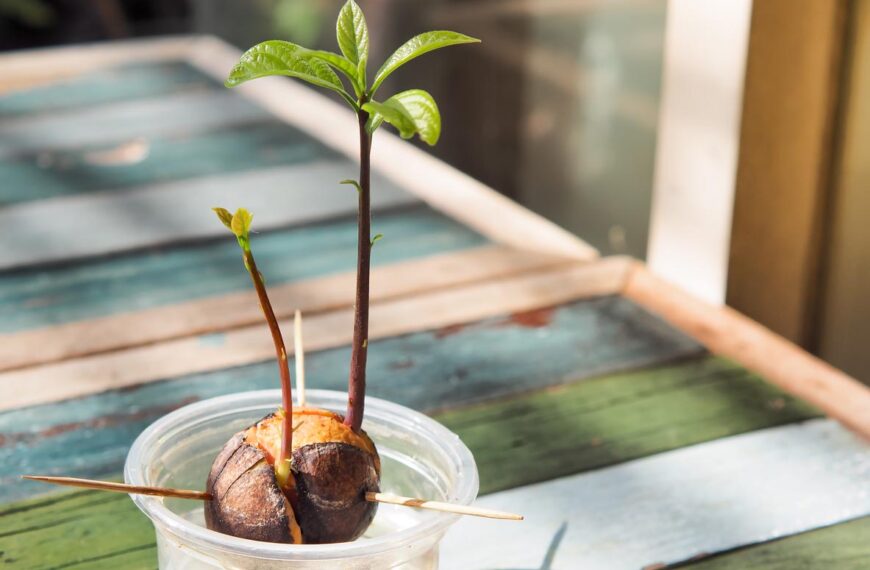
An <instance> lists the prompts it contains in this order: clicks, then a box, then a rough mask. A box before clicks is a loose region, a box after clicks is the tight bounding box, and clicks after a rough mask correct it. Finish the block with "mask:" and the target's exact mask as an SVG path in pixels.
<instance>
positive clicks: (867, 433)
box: [623, 264, 870, 438]
mask: <svg viewBox="0 0 870 570" xmlns="http://www.w3.org/2000/svg"><path fill="white" fill-rule="evenodd" d="M623 294H624V295H625V296H626V297H628V298H629V299H632V300H634V301H635V302H637V303H640V304H641V305H643V306H644V307H646V308H648V309H649V310H651V311H653V312H654V313H656V314H658V315H660V316H662V317H663V318H664V319H665V320H667V321H668V322H669V323H671V324H672V325H674V326H675V327H677V328H678V329H680V330H682V331H683V332H685V333H686V334H688V335H689V336H691V337H692V338H695V339H697V340H698V342H700V343H702V344H703V345H704V346H706V347H707V348H709V349H710V350H711V351H712V352H714V353H717V354H721V355H723V356H727V357H729V358H732V359H734V360H735V361H737V362H739V363H740V364H742V365H743V366H746V367H747V368H749V369H750V370H753V371H755V372H758V373H759V374H761V375H762V376H764V377H765V378H766V379H767V380H768V381H769V382H772V383H774V384H776V385H778V386H779V387H781V388H782V389H784V390H785V391H786V392H789V393H790V394H794V395H796V396H798V397H799V398H803V399H804V400H806V401H807V402H810V403H811V404H814V405H816V406H818V407H819V408H821V409H822V410H823V411H824V412H825V413H826V414H828V415H830V416H831V417H833V418H835V419H837V420H839V421H841V422H843V423H844V424H845V425H847V426H848V427H850V428H851V429H853V430H855V431H856V432H857V433H859V434H861V435H862V436H863V437H864V438H870V414H868V413H867V410H870V388H868V387H867V386H864V385H863V384H861V383H860V382H858V381H857V380H855V379H854V378H850V377H849V376H848V375H846V374H844V373H843V372H841V371H839V370H837V369H836V368H834V367H833V366H831V365H829V364H827V363H826V362H824V361H822V360H819V359H818V358H816V357H815V356H812V355H810V354H808V353H806V352H804V351H803V350H801V349H800V348H798V347H797V346H795V345H794V344H792V343H790V342H789V341H787V340H785V339H784V338H782V337H780V336H777V335H776V334H774V333H773V332H771V331H770V330H768V329H766V328H764V327H763V326H761V325H759V324H758V323H756V322H755V321H753V320H751V319H749V318H748V317H745V316H743V315H741V314H740V313H738V312H737V311H735V310H733V309H730V308H728V307H717V306H714V305H711V304H709V303H706V302H704V301H701V300H699V299H697V298H695V297H692V296H690V295H687V294H686V293H684V292H683V291H682V290H681V289H679V288H678V287H676V286H675V285H672V284H670V283H668V282H667V281H665V280H663V279H660V278H658V277H656V276H654V275H652V274H651V273H650V272H649V271H647V270H646V269H645V268H644V267H643V266H642V265H641V264H637V265H635V267H634V269H633V270H632V271H631V272H630V274H629V278H628V281H627V282H626V285H625V288H624V289H623Z"/></svg>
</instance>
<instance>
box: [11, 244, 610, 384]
mask: <svg viewBox="0 0 870 570" xmlns="http://www.w3.org/2000/svg"><path fill="white" fill-rule="evenodd" d="M420 237H421V236H419V235H414V236H411V237H409V240H408V242H405V247H403V248H402V249H401V250H400V251H401V253H402V254H406V253H408V252H409V251H417V252H422V251H423V250H421V249H418V247H417V246H422V245H423V243H425V244H426V245H427V246H431V247H432V249H433V250H439V249H444V250H445V251H444V252H443V253H438V254H434V255H426V256H425V257H418V258H415V259H411V260H405V261H397V262H395V263H388V264H382V263H378V262H377V260H381V259H382V258H384V257H385V256H383V255H381V253H382V252H380V251H379V252H378V255H377V256H376V261H375V262H374V263H373V266H374V268H373V269H372V274H371V284H372V294H371V297H370V298H371V300H372V301H375V302H380V301H384V300H388V299H395V298H399V297H405V296H410V295H415V294H420V293H424V292H426V291H435V290H441V289H447V288H451V287H460V286H464V285H472V284H475V283H480V282H484V281H492V280H498V279H506V278H512V277H515V276H518V275H523V274H527V273H533V272H534V271H536V270H543V269H550V268H554V267H560V266H565V265H568V263H566V260H564V259H563V258H558V257H547V256H540V255H536V254H530V253H528V252H518V251H516V250H513V249H509V248H506V247H504V246H497V245H485V246H479V247H470V248H465V247H463V246H465V245H469V242H473V240H474V236H470V239H469V240H466V239H464V238H466V237H468V236H465V235H464V234H463V233H462V232H452V233H449V234H446V235H445V236H444V237H445V238H446V239H443V240H437V239H434V238H435V236H431V237H432V238H433V239H432V240H424V241H423V243H417V240H418V239H419V238H420ZM349 249H351V248H349ZM345 251H347V250H345ZM391 253H395V252H391ZM297 255H298V256H299V257H298V258H299V259H300V260H304V259H305V258H306V256H305V253H304V252H297ZM389 257H390V256H389V255H387V256H386V258H387V259H388V258H389ZM258 258H259V254H258ZM324 261H326V259H325V258H323V257H320V258H318V260H317V263H316V264H315V267H316V268H318V269H319V270H324V269H325V267H324V266H323V265H322V264H323V262H324ZM348 263H352V261H351V260H348ZM296 265H297V264H296V263H292V264H288V265H286V266H285V267H293V268H296ZM237 273H238V272H234V274H237ZM270 276H271V273H270ZM355 279H356V275H355V272H353V271H344V272H340V273H330V274H326V275H321V276H317V277H312V278H308V279H301V280H293V281H290V282H288V283H280V282H278V283H275V282H273V281H271V280H270V286H269V298H270V299H271V302H272V307H273V308H274V310H275V314H276V315H277V317H278V318H279V319H285V318H288V317H289V316H291V315H292V314H294V312H295V311H296V310H299V311H303V312H305V313H306V314H308V315H312V314H317V313H322V312H324V311H333V310H336V309H340V308H342V307H344V308H346V307H351V306H353V302H354V285H353V283H354V280H355ZM165 281H170V280H165ZM162 283H163V282H162V281H161V282H160V284H162ZM164 291H166V288H165V287H164ZM605 292H607V291H605ZM262 319H263V316H262V312H261V311H260V308H259V305H258V303H257V297H256V293H254V292H253V291H251V290H250V287H247V288H246V290H243V291H236V292H233V293H229V294H222V295H211V296H208V297H204V298H200V299H193V300H190V301H185V302H181V303H173V304H171V305H159V306H156V307H151V308H145V309H140V310H130V311H123V312H120V313H116V314H113V315H107V316H104V317H97V318H90V319H85V320H78V321H74V322H70V323H66V324H61V325H55V326H49V327H40V328H36V329H30V330H24V331H18V332H16V333H14V334H5V335H0V341H2V342H0V370H11V369H15V368H22V367H25V366H35V365H39V364H45V363H49V362H57V361H61V360H66V359H70V358H77V357H80V356H87V355H91V354H98V353H101V352H109V351H112V350H121V349H126V348H130V347H134V346H142V345H146V344H153V343H156V342H161V341H166V340H169V339H173V338H180V337H185V336H191V335H200V334H206V333H217V332H222V331H227V330H231V329H234V328H239V327H244V326H249V325H254V324H261V323H262Z"/></svg>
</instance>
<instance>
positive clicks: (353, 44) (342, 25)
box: [226, 0, 480, 145]
mask: <svg viewBox="0 0 870 570" xmlns="http://www.w3.org/2000/svg"><path fill="white" fill-rule="evenodd" d="M335 32H336V39H337V40H338V47H339V50H340V51H341V54H337V53H333V52H329V51H323V50H311V49H307V48H304V47H302V46H299V45H296V44H293V43H290V42H286V41H280V40H269V41H266V42H263V43H260V44H257V45H255V46H254V47H252V48H251V49H249V50H248V51H246V52H245V53H244V54H243V55H242V57H241V59H240V60H239V63H238V64H236V66H235V67H233V69H232V71H231V72H230V75H229V77H228V78H227V80H226V85H227V87H235V86H236V85H239V84H241V83H244V82H246V81H250V80H251V79H257V78H258V77H266V76H269V75H285V76H289V77H296V78H297V79H301V80H303V81H307V82H308V83H311V84H313V85H316V86H318V87H323V88H325V89H329V90H331V91H334V92H335V93H338V94H339V95H340V96H341V98H342V99H344V100H345V101H346V102H347V103H348V104H349V105H350V106H351V107H352V108H353V109H354V111H356V112H358V113H367V114H368V121H367V123H366V128H367V130H368V132H369V133H370V134H371V133H374V132H375V131H376V130H377V129H378V127H380V126H381V125H382V124H383V123H387V124H389V125H392V126H393V127H395V128H396V130H397V131H399V134H400V135H401V136H402V137H403V138H406V139H407V138H411V137H413V136H414V135H415V134H416V135H418V136H419V137H420V139H421V140H422V141H424V142H425V143H427V144H429V145H434V144H435V143H436V142H438V138H439V137H440V135H441V115H440V113H439V111H438V106H437V105H436V104H435V100H434V99H433V98H432V96H431V95H430V94H429V93H427V92H426V91H423V90H422V89H411V90H408V91H402V92H401V93H396V94H395V95H392V96H391V97H389V98H387V99H386V100H383V101H377V100H376V99H375V93H376V92H377V90H378V88H379V87H380V86H381V84H382V83H383V82H384V80H385V79H387V77H389V76H390V74H392V73H393V72H394V71H396V70H397V69H399V68H400V67H401V66H403V65H405V64H406V63H408V62H409V61H411V60H412V59H415V58H417V57H420V56H421V55H423V54H425V53H428V52H430V51H433V50H436V49H440V48H443V47H447V46H452V45H459V44H468V43H477V42H479V41H480V40H478V39H476V38H472V37H470V36H466V35H464V34H460V33H458V32H450V31H432V32H426V33H423V34H420V35H418V36H415V37H413V38H411V39H410V40H408V41H407V42H405V43H404V44H403V45H402V46H401V47H399V49H397V50H396V51H395V52H394V53H393V55H391V56H390V57H389V58H387V60H386V61H385V62H384V63H383V65H381V67H380V68H379V69H378V71H377V72H376V73H375V75H374V78H373V80H372V82H371V86H369V84H368V76H367V70H366V68H367V65H368V58H369V31H368V26H367V25H366V19H365V15H363V12H362V10H361V9H360V7H359V5H357V3H356V2H355V1H354V0H347V3H345V5H344V6H343V7H342V9H341V12H340V13H339V14H338V21H337V22H336V26H335ZM339 74H341V75H342V76H343V77H344V79H342V77H340V76H339ZM345 82H347V85H349V86H350V90H348V89H347V85H346V84H345ZM351 93H352V94H351Z"/></svg>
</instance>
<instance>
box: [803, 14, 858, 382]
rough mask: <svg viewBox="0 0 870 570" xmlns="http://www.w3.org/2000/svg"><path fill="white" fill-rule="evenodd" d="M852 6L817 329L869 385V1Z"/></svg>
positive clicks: (830, 356) (836, 360)
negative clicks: (823, 280)
mask: <svg viewBox="0 0 870 570" xmlns="http://www.w3.org/2000/svg"><path fill="white" fill-rule="evenodd" d="M852 6H853V7H854V11H853V12H851V13H850V14H849V22H850V26H851V30H850V32H851V33H850V34H848V35H849V40H848V42H849V45H848V46H847V48H846V51H847V52H848V54H849V55H848V57H847V59H848V61H847V62H845V63H844V67H845V68H846V69H845V71H846V73H845V77H846V80H845V83H844V86H843V91H844V97H843V105H842V119H841V121H840V123H839V125H838V132H839V135H838V136H837V139H838V140H837V147H836V149H837V150H836V152H837V155H838V156H837V157H836V158H835V164H834V170H835V173H834V183H833V185H832V186H833V187H832V192H833V196H832V206H831V209H830V212H831V215H830V225H831V227H830V231H829V232H828V235H829V236H830V238H829V240H828V243H827V244H826V245H827V249H826V252H825V258H824V268H825V276H824V277H825V282H824V286H823V291H822V294H821V297H822V298H821V307H820V309H821V311H820V312H821V316H820V319H819V321H818V323H817V326H815V327H812V331H813V332H815V333H817V335H818V339H817V341H816V344H815V345H814V346H813V348H815V349H818V351H819V355H820V356H821V357H822V358H825V359H826V360H829V361H830V362H831V363H832V364H834V365H835V366H838V367H841V368H843V369H844V370H845V371H846V372H848V373H849V374H852V375H853V376H856V377H858V378H860V379H861V380H863V381H864V382H865V383H868V384H870V353H868V351H867V339H868V335H870V303H868V302H867V284H868V283H870V225H868V224H867V214H868V212H870V192H868V187H870V161H868V160H867V157H868V154H867V148H868V146H870V0H857V1H856V2H854V3H853V4H852ZM811 342H812V339H811Z"/></svg>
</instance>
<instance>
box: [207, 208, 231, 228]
mask: <svg viewBox="0 0 870 570" xmlns="http://www.w3.org/2000/svg"><path fill="white" fill-rule="evenodd" d="M212 211H213V212H214V213H215V214H217V217H218V219H219V220H220V221H221V222H222V223H223V225H225V226H226V227H227V228H229V229H230V230H231V231H232V229H233V226H232V224H233V215H232V214H230V211H229V210H227V209H226V208H212Z"/></svg>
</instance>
